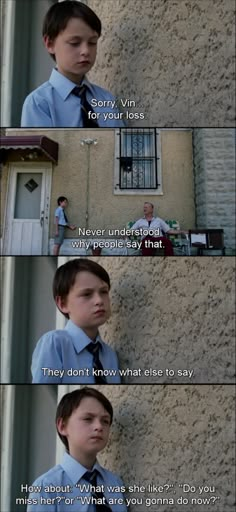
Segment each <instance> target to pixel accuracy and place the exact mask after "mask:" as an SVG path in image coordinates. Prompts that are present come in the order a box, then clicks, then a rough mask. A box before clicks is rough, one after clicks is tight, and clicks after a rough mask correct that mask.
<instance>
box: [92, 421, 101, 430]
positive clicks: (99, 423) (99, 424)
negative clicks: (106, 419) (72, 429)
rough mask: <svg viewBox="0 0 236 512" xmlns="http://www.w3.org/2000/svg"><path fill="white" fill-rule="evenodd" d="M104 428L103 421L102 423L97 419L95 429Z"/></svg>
mask: <svg viewBox="0 0 236 512" xmlns="http://www.w3.org/2000/svg"><path fill="white" fill-rule="evenodd" d="M102 429H103V426H102V423H101V422H100V421H99V420H97V421H96V422H95V425H94V430H99V431H101V430H102Z"/></svg>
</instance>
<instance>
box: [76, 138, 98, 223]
mask: <svg viewBox="0 0 236 512" xmlns="http://www.w3.org/2000/svg"><path fill="white" fill-rule="evenodd" d="M80 144H81V146H84V145H85V144H86V145H87V183H86V211H85V228H86V229H87V228H88V226H89V199H90V198H89V189H90V146H91V145H92V144H94V145H96V144H97V139H82V140H81V142H80Z"/></svg>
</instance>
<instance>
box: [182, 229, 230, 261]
mask: <svg viewBox="0 0 236 512" xmlns="http://www.w3.org/2000/svg"><path fill="white" fill-rule="evenodd" d="M189 238H190V246H191V247H196V248H197V255H198V256H203V254H204V251H221V254H222V256H225V246H224V230H223V229H192V230H190V231H189Z"/></svg>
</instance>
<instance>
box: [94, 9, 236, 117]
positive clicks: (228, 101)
mask: <svg viewBox="0 0 236 512" xmlns="http://www.w3.org/2000/svg"><path fill="white" fill-rule="evenodd" d="M87 4H88V5H89V7H91V8H92V9H94V10H95V12H96V13H97V15H98V16H99V17H100V18H101V20H102V23H103V32H102V37H101V40H100V41H99V47H98V57H97V62H96V64H95V66H94V68H93V69H92V70H91V72H90V74H89V76H90V79H91V80H92V81H94V82H95V83H98V84H99V85H102V86H103V87H105V88H107V89H109V90H110V91H112V92H113V93H114V94H116V95H118V97H121V98H123V99H130V100H135V101H136V107H135V108H130V109H129V111H130V112H135V111H136V112H142V113H143V112H144V114H145V120H144V121H140V120H138V121H137V120H136V121H130V122H131V126H138V125H139V126H140V125H141V126H168V127H170V126H175V127H177V126H180V127H182V126H234V108H235V107H234V105H235V100H234V96H235V95H234V55H235V37H234V8H235V5H234V0H227V1H226V2H222V0H204V1H200V2H199V0H187V1H186V0H174V1H173V0H171V1H165V0H155V1H153V0H131V1H130V0H115V1H113V2H112V8H110V0H106V1H103V2H101V1H100V0H88V2H87ZM219 70H220V72H219ZM125 110H126V109H125Z"/></svg>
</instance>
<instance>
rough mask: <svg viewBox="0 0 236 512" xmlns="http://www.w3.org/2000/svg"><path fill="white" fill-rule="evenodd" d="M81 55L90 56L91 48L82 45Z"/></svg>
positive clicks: (85, 44)
mask: <svg viewBox="0 0 236 512" xmlns="http://www.w3.org/2000/svg"><path fill="white" fill-rule="evenodd" d="M80 55H83V56H86V57H87V56H88V55H89V46H88V44H87V43H85V42H84V43H82V44H81V46H80Z"/></svg>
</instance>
